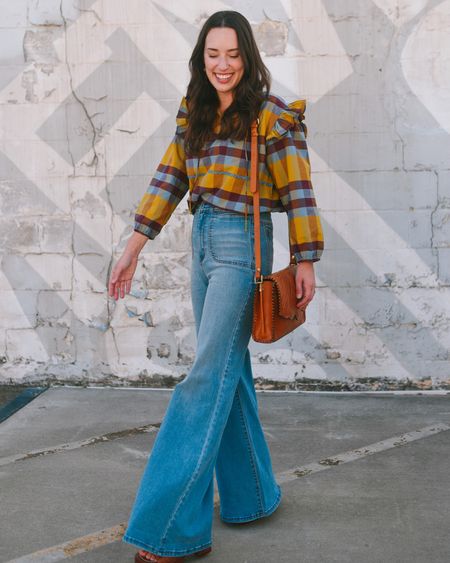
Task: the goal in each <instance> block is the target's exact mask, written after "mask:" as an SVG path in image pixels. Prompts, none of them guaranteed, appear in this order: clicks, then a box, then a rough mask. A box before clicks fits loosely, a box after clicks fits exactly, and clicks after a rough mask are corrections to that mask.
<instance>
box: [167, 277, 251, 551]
mask: <svg viewBox="0 0 450 563" xmlns="http://www.w3.org/2000/svg"><path fill="white" fill-rule="evenodd" d="M252 291H253V282H252V283H251V284H249V289H248V292H247V297H246V299H245V301H244V303H243V306H242V308H241V310H240V312H239V315H238V318H237V320H236V324H235V326H234V330H233V334H232V338H231V340H230V346H229V349H228V355H227V360H226V362H225V367H224V369H223V371H222V374H221V379H220V388H219V392H218V396H217V400H216V403H215V405H214V409H213V412H212V415H211V419H210V421H209V424H208V430H207V432H206V437H205V442H204V444H203V448H202V451H201V452H200V456H199V459H198V461H197V465H196V467H195V469H194V472H193V474H192V476H191V478H190V480H189V481H188V484H187V485H186V487H185V489H184V491H183V493H182V494H181V496H180V498H179V499H178V502H177V504H176V505H175V508H174V509H173V512H172V514H171V515H170V517H169V520H168V523H167V526H166V529H165V530H164V532H163V535H162V538H161V544H163V543H164V542H165V541H166V538H167V535H168V533H169V530H170V528H171V526H172V523H173V521H174V520H175V516H176V514H177V512H178V510H179V509H180V507H181V505H182V504H183V501H184V499H185V498H186V497H187V494H188V493H189V491H190V489H191V487H192V484H193V483H194V481H195V479H196V477H197V475H198V473H199V469H200V466H201V462H202V461H203V458H204V453H205V451H206V449H207V446H208V445H209V437H210V435H211V433H212V427H213V425H214V422H215V420H216V418H217V412H218V406H219V404H220V402H221V399H222V395H223V387H224V383H225V376H226V373H227V371H228V367H229V363H230V358H231V355H232V350H233V348H234V344H235V341H236V334H237V332H238V328H239V326H240V323H241V319H242V316H243V313H244V311H245V309H246V308H247V305H248V302H249V298H250V295H251V294H252Z"/></svg>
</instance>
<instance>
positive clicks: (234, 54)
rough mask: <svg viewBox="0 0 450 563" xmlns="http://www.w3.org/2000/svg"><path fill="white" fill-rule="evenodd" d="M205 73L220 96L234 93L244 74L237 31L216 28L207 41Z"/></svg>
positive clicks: (209, 33)
mask: <svg viewBox="0 0 450 563" xmlns="http://www.w3.org/2000/svg"><path fill="white" fill-rule="evenodd" d="M204 60H205V71H206V75H207V77H208V79H209V81H210V82H211V84H212V85H213V86H214V88H215V89H216V90H217V92H218V94H219V95H220V93H222V94H227V93H232V91H233V90H234V89H235V88H236V86H237V85H238V84H239V81H240V80H241V78H242V75H243V74H244V62H243V60H242V57H241V54H240V52H239V44H238V38H237V34H236V31H235V30H234V29H233V28H231V27H214V28H213V29H211V30H210V31H209V32H208V35H207V36H206V40H205V51H204Z"/></svg>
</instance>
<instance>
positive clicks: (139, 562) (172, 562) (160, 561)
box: [134, 546, 212, 563]
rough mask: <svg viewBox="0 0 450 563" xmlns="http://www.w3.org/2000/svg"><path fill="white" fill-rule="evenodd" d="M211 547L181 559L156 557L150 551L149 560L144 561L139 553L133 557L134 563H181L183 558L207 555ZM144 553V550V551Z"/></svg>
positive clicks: (163, 556) (183, 556) (148, 552)
mask: <svg viewBox="0 0 450 563" xmlns="http://www.w3.org/2000/svg"><path fill="white" fill-rule="evenodd" d="M211 549H212V547H211V546H209V547H205V549H202V550H201V551H196V552H195V553H189V555H182V556H181V557H166V556H165V555H156V554H155V553H152V552H151V551H147V554H148V555H149V556H150V559H145V558H144V557H142V555H140V553H139V551H138V552H137V553H136V555H135V556H134V563H182V562H183V561H184V559H185V557H190V556H191V555H195V556H196V557H203V555H208V553H210V552H211ZM144 551H146V550H144Z"/></svg>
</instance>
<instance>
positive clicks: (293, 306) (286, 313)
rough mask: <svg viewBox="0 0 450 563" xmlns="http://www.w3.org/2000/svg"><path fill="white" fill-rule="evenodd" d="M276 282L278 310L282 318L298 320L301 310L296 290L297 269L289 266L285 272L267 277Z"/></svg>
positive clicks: (281, 271)
mask: <svg viewBox="0 0 450 563" xmlns="http://www.w3.org/2000/svg"><path fill="white" fill-rule="evenodd" d="M268 278H269V279H271V280H272V281H273V282H274V285H275V290H276V292H277V294H278V308H279V311H278V312H279V315H280V317H284V318H285V319H296V318H298V317H297V314H298V313H299V312H300V310H299V309H298V308H297V297H296V289H295V267H293V266H287V267H286V268H284V269H283V270H280V271H279V272H276V273H274V274H270V275H269V276H266V279H268Z"/></svg>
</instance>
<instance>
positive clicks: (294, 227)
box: [266, 100, 324, 263]
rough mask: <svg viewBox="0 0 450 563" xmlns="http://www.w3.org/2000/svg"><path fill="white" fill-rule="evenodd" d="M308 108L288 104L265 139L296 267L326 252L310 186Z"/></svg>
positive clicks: (270, 168)
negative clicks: (306, 109)
mask: <svg viewBox="0 0 450 563" xmlns="http://www.w3.org/2000/svg"><path fill="white" fill-rule="evenodd" d="M305 106H306V102H305V100H297V101H295V102H293V103H291V104H289V105H288V107H289V109H288V110H285V111H283V112H282V113H281V114H280V115H279V116H278V119H277V120H276V122H275V124H274V126H273V127H272V129H271V130H270V132H269V133H268V135H267V136H266V159H267V160H266V162H267V166H268V168H269V171H270V173H271V175H272V178H273V181H274V183H275V187H276V188H277V190H278V192H279V194H280V199H281V202H282V204H283V207H284V208H285V210H286V212H287V215H288V226H289V249H290V253H291V256H294V257H295V259H296V261H297V263H298V262H300V261H306V260H309V261H311V262H317V261H318V260H320V258H321V255H322V252H323V248H324V241H323V232H322V225H321V221H320V217H319V212H318V209H317V206H316V200H315V197H314V192H313V187H312V184H311V166H310V161H309V155H308V148H307V145H306V135H307V128H306V125H305V124H304V123H303V118H304V113H303V112H304V109H305Z"/></svg>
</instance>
